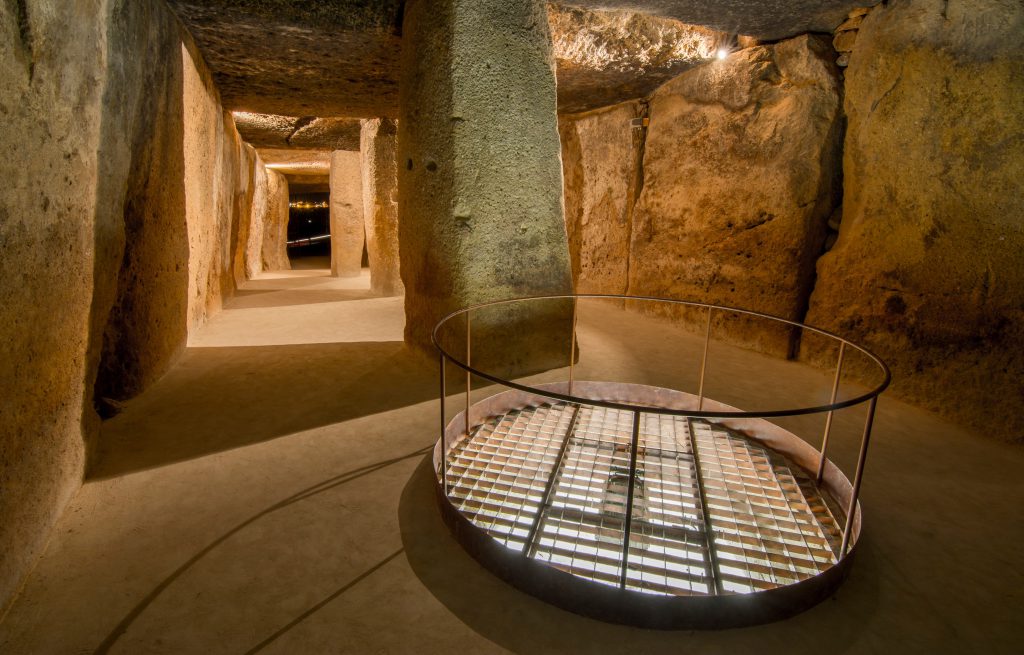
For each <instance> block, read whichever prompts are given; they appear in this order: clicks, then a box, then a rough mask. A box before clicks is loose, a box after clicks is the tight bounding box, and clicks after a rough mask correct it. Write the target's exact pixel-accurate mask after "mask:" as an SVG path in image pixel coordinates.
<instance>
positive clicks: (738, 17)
mask: <svg viewBox="0 0 1024 655" xmlns="http://www.w3.org/2000/svg"><path fill="white" fill-rule="evenodd" d="M565 4H568V5H573V6H576V7H584V8H586V9H591V10H609V9H612V10H615V9H617V10H629V11H639V12H643V13H646V14H652V15H655V16H662V17H665V18H674V19H675V20H678V21H682V22H684V23H690V24H693V25H703V26H705V27H710V28H712V29H717V30H722V31H725V32H732V33H734V34H745V35H748V36H753V37H756V38H758V39H763V40H769V41H774V40H777V39H783V38H786V37H790V36H794V35H796V34H801V33H804V32H831V31H832V30H833V29H835V28H836V27H837V26H838V25H839V23H841V22H842V21H843V19H844V18H846V15H847V14H848V13H849V12H850V10H851V9H854V8H855V7H864V6H872V5H875V4H878V0H713V1H709V0H568V2H566V3H565Z"/></svg>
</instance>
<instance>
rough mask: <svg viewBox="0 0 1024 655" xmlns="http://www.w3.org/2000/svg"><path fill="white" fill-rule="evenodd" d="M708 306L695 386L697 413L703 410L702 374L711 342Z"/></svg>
mask: <svg viewBox="0 0 1024 655" xmlns="http://www.w3.org/2000/svg"><path fill="white" fill-rule="evenodd" d="M712 309H713V308H712V307H711V306H708V324H707V326H706V327H705V328H704V355H703V356H702V357H701V359H700V383H699V384H698V386H697V411H698V412H699V411H700V410H702V409H704V374H705V373H706V372H707V368H708V343H710V342H711V311H712Z"/></svg>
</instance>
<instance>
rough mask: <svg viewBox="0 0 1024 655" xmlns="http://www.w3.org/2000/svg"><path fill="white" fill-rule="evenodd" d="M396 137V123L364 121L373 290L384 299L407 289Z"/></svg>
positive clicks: (365, 211) (368, 247)
mask: <svg viewBox="0 0 1024 655" xmlns="http://www.w3.org/2000/svg"><path fill="white" fill-rule="evenodd" d="M397 137H398V125H397V123H396V122H395V121H394V120H391V119H387V118H383V119H381V118H377V119H372V120H365V121H363V125H362V137H361V144H362V147H361V149H360V153H359V156H360V161H361V168H362V176H363V221H364V223H365V226H366V251H367V256H368V258H369V260H370V290H371V291H373V293H375V294H378V295H381V296H397V295H401V294H402V291H403V289H404V287H403V286H402V278H401V273H400V271H399V264H398V168H397V165H396V161H395V156H396V149H397Z"/></svg>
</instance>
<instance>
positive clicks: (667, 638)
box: [399, 455, 879, 655]
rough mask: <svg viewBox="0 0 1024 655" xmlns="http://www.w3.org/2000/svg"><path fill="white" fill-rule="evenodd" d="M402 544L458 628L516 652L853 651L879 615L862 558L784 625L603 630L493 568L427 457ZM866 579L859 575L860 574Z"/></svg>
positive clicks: (872, 574) (410, 492)
mask: <svg viewBox="0 0 1024 655" xmlns="http://www.w3.org/2000/svg"><path fill="white" fill-rule="evenodd" d="M399 524H400V527H401V533H402V545H403V547H404V548H405V552H406V557H407V559H408V561H409V565H410V566H411V568H412V570H413V572H414V573H415V575H416V576H417V577H418V578H419V580H420V581H421V582H422V583H423V585H424V586H425V587H426V588H427V589H428V590H429V591H430V593H431V594H433V595H434V597H435V598H437V600H438V601H440V602H441V603H442V604H443V605H444V606H445V607H447V608H448V609H449V610H450V611H451V612H452V613H453V614H454V615H455V616H456V617H458V619H459V620H460V621H462V622H463V623H465V624H466V625H467V626H469V627H470V628H471V629H473V630H474V631H475V632H477V633H478V634H480V635H481V636H483V637H485V638H486V639H489V640H491V641H493V642H495V643H497V644H499V645H500V646H502V647H504V648H507V649H508V650H510V651H513V652H516V653H524V654H525V653H539V652H560V653H562V652H564V653H595V652H601V653H610V652H643V653H679V652H682V651H683V650H690V651H692V650H693V649H697V651H698V652H702V653H707V652H723V653H724V652H737V653H748V652H750V653H752V652H786V653H808V655H812V654H813V655H819V654H820V653H821V650H822V648H823V647H824V648H827V649H828V650H829V651H831V652H839V653H842V652H846V651H847V650H849V649H851V648H852V647H854V645H855V644H856V643H857V641H858V640H859V639H860V637H861V636H862V635H861V632H862V630H863V628H864V625H865V623H866V622H867V621H868V620H869V619H870V616H871V615H873V614H874V613H875V611H876V608H877V594H878V589H877V579H878V575H879V573H878V571H877V570H875V569H876V567H877V558H876V557H875V556H874V553H873V551H872V549H871V548H870V544H862V545H867V546H868V547H867V548H862V549H861V552H860V553H858V555H859V560H858V561H857V562H856V563H855V566H854V573H853V575H852V577H851V579H849V580H847V581H846V583H845V585H844V586H843V587H842V588H841V589H840V590H839V593H838V594H837V595H836V597H834V598H832V599H830V600H826V601H825V602H824V603H822V604H820V605H818V606H817V607H814V608H812V609H810V610H808V611H807V612H804V613H803V614H800V615H798V616H796V617H793V618H791V619H789V620H786V621H782V622H779V623H774V624H768V625H763V626H755V627H752V628H742V629H734V630H721V631H705V632H699V631H658V630H643V629H639V628H631V627H627V626H621V625H614V624H609V623H602V622H599V621H595V620H592V619H588V618H585V617H582V616H578V615H576V614H572V613H570V612H566V611H564V610H561V609H558V608H556V607H554V606H551V605H548V604H546V603H543V602H541V601H539V600H537V599H535V598H533V597H531V596H528V595H526V594H524V593H522V592H520V591H518V590H517V589H514V588H513V587H511V586H509V585H507V584H506V583H504V582H503V581H501V580H500V579H498V578H497V577H496V576H494V575H492V574H491V573H490V572H488V571H487V570H485V569H484V568H483V567H482V566H481V565H480V564H478V563H477V562H476V560H474V559H473V558H472V557H470V556H469V554H467V553H466V551H464V550H463V549H462V547H461V546H459V544H458V543H457V542H456V541H455V540H454V538H452V536H451V534H450V533H449V532H448V528H447V527H446V526H445V524H444V523H443V521H442V520H441V516H440V513H439V512H438V509H437V506H436V501H435V495H434V481H433V472H432V470H431V466H430V457H429V455H428V456H427V457H425V458H424V459H423V461H422V462H420V464H419V466H417V468H416V470H415V472H414V473H413V475H412V477H411V478H410V479H409V482H408V484H407V485H406V487H405V489H403V491H402V497H401V501H400V504H399ZM858 573H859V574H858Z"/></svg>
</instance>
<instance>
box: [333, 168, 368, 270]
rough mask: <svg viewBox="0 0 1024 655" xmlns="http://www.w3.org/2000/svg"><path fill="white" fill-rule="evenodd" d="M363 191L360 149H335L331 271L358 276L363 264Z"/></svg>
mask: <svg viewBox="0 0 1024 655" xmlns="http://www.w3.org/2000/svg"><path fill="white" fill-rule="evenodd" d="M363 240H364V235H363V191H362V175H361V173H360V171H359V153H358V152H356V151H354V150H353V151H350V150H335V151H334V152H333V153H331V275H333V276H334V277H354V276H357V275H359V272H360V271H361V270H362V265H363Z"/></svg>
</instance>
